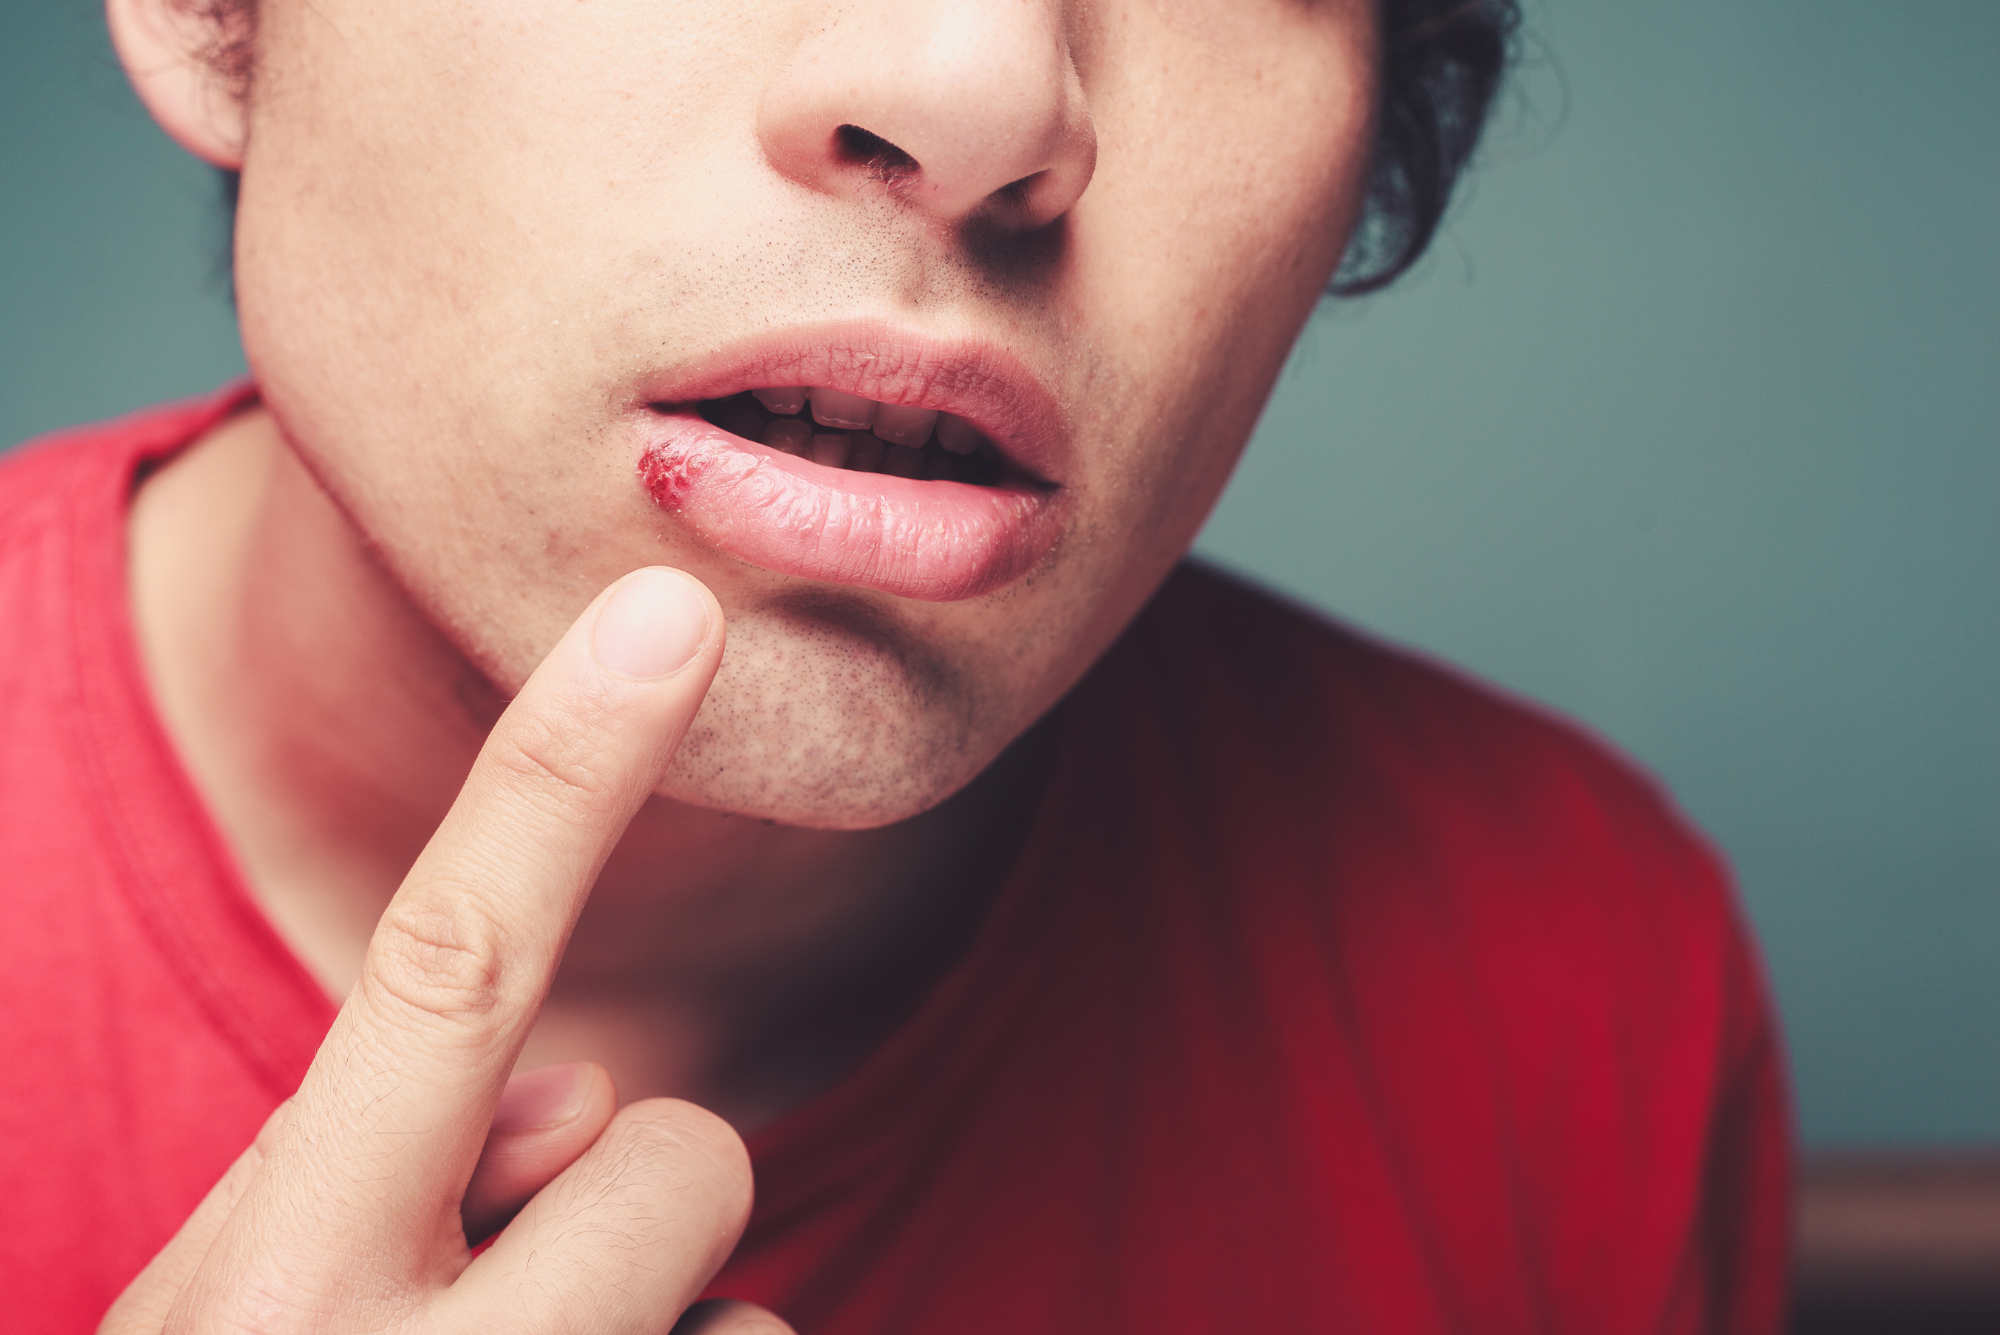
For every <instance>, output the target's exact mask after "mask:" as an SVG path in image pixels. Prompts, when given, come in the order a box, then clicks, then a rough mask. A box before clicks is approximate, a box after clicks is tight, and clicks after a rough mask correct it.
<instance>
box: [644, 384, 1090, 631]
mask: <svg viewBox="0 0 2000 1335" xmlns="http://www.w3.org/2000/svg"><path fill="white" fill-rule="evenodd" d="M639 478H640V481H641V482H643V483H644V484H645V487H646V490H647V491H648V492H650V493H651V494H652V497H653V500H654V501H655V502H656V503H657V504H658V505H659V506H660V507H661V508H662V509H664V510H666V511H667V512H669V513H670V514H672V515H674V516H675V517H676V518H678V519H679V520H681V522H683V523H685V524H686V525H687V526H688V527H689V528H690V529H692V530H693V531H694V533H695V534H696V536H698V537H700V538H701V539H703V540H704V541H706V542H708V543H709V544H711V545H712V546H714V547H717V548H719V549H720V550H722V551H725V552H727V553H729V554H730V555H731V556H734V557H736V558H737V559H738V560H740V561H747V562H749V563H750V564H751V565H754V566H761V567H763V568H764V569H766V570H774V571H777V572H778V573H779V574H784V575H796V576H798V577H799V578H801V579H811V580H819V581H822V582H825V583H828V584H848V585H858V586H860V587H862V588H869V589H879V590H881V591H882V592H884V593H891V594H895V595H897V596H899V597H904V598H920V599H924V600H925V601H928V602H954V601H957V600H959V599H962V598H976V597H978V596H979V595H981V594H985V593H991V592H993V591H994V590H996V589H1000V588H1003V587H1005V586H1006V585H1008V584H1011V583H1013V582H1014V581H1015V580H1017V579H1019V578H1020V577H1021V576H1022V575H1025V574H1027V573H1028V571H1029V570H1031V569H1032V568H1033V567H1034V566H1035V564H1036V562H1038V561H1040V560H1041V559H1042V558H1043V557H1044V556H1045V555H1047V554H1048V551H1049V548H1050V547H1052V546H1054V544H1055V539H1056V522H1055V520H1056V516H1055V495H1054V493H1051V492H1045V491H1036V490H1030V489H1029V488H1027V487H1026V486H1023V485H1005V486H999V487H974V486H969V485H967V484H965V483H962V482H918V481H913V480H911V479H909V478H901V477H893V476H890V475H887V474H882V473H856V472H850V471H848V470H846V469H839V468H825V467H822V466H820V465H819V464H815V463H812V462H811V461H809V460H806V459H801V458H798V457H797V456H795V455H790V454H783V453H780V452H779V451H777V450H773V449H768V448H766V447H765V446H762V445H758V444H754V443H752V442H751V441H747V440H745V439H743V438H742V437H741V436H736V435H731V434H730V433H729V432H726V431H724V430H722V429H721V428H720V427H717V426H714V425H712V424H710V423H709V422H707V421H705V420H703V419H702V418H701V417H699V416H698V415H696V414H695V413H693V412H691V411H688V412H673V413H666V414H659V415H655V416H652V417H651V418H650V420H649V422H648V429H647V440H646V448H645V453H644V455H643V456H642V457H641V458H640V460H639Z"/></svg>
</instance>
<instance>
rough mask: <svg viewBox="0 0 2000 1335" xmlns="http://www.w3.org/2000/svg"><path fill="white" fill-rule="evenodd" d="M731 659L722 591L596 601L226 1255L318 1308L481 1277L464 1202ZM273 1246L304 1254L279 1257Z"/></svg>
mask: <svg viewBox="0 0 2000 1335" xmlns="http://www.w3.org/2000/svg"><path fill="white" fill-rule="evenodd" d="M722 638H723V621H722V613H721V609H720V608H719V607H718V606H717V605H716V603H715V600H714V598H713V597H712V596H711V595H710V594H709V592H708V590H707V589H706V588H704V587H703V586H702V585H701V584H700V583H698V582H697V581H696V580H694V579H693V578H691V577H690V576H687V575H684V574H681V573H680V572H678V571H673V570H668V569H665V568H661V567H654V568H650V569H646V570H640V571H636V572H634V573H633V574H631V575H628V576H626V577H625V578H624V579H623V580H621V581H619V582H618V583H617V584H614V585H613V586H612V587H611V588H609V589H607V590H606V591H605V592H604V593H602V594H600V595H599V596H598V598H597V599H596V601H594V602H593V603H592V604H591V606H590V607H589V608H588V609H586V610H585V612H584V614H583V615H582V616H581V617H579V618H578V619H577V621H576V623H575V624H574V625H572V626H571V627H570V629H569V631H568V632H567V633H566V634H565V635H564V636H563V638H562V639H561V640H560V641H559V642H558V643H557V645H556V647H555V648H554V649H553V650H551V651H550V653H549V655H548V657H547V658H546V659H545V660H544V661H543V662H542V664H541V666H540V667H538V668H537V669H536V670H535V673H534V675H533V676H532V677H530V678H529V679H528V682H527V685H526V686H524V687H523V688H522V690H521V693H520V695H519V696H518V697H517V698H516V699H515V700H514V702H513V703H512V704H511V705H509V706H508V708H507V710H506V712H505V713H504V714H503V715H502V716H501V718H500V721H499V722H498V723H497V724H496V725H495V726H494V728H493V731H492V733H491V734H490V735H489V736H488V738H487V740H486V743H485V745H484V746H483V747H482V748H481V750H480V752H479V756H478V759H477V760H476V761H475V762H474V764H473V767H472V771H471V773H470V775H469V776H468V778H467V779H466V782H465V786H464V788H463V789H462V790H461V791H460V793H459V796H458V799H457V801H456V802H455V803H454V804H453V806H452V808H451V811H450V814H449V815H447V816H446V817H445V820H444V823H443V824H442V825H440V826H439V827H438V831H437V833H436V834H435V835H434V836H433V837H432V839H431V841H430V844H429V845H428V846H427V847H426V848H425V850H424V852H423V854H422V855H421V856H420V857H419V858H418V859H417V862H416V865H415V866H414V867H413V868H412V869H411V870H410V873H409V875H408V876H407V877H406V878H405V879H404V881H403V884H402V887H401V888H400V889H399V890H398V891H397V892H396V896H395V898H394V899H393V900H392V901H391V902H390V904H389V907H388V909H387V910H386V911H385V912H384V914H383V916H382V919H381V922H380V924H379V925H378V926H377V927H376V930H375V934H374V937H373V939H372V940H371V941H370V943H369V947H368V955H367V959H366V962H365V964H364V965H363V967H362V971H361V977H360V981H359V982H358V983H357V984H356V985H355V988H354V990H353V992H352V993H350V994H349V996H348V998H347V1001H346V1004H345V1005H343V1006H342V1007H341V1011H340V1014H339V1017H338V1018H337V1019H336V1020H335V1021H334V1025H333V1028H332V1030H331V1031H330V1032H329V1034H328V1035H327V1038H326V1041H325V1043H324V1044H322V1045H321V1047H320V1050H319V1054H318V1056H317V1057H316V1058H315V1059H314V1061H313V1064H312V1068H311V1070H310V1071H309V1072H308V1074H307V1076H306V1078H305V1081H304V1083H303V1084H302V1085H301V1086H300V1088H299V1093H298V1097H297V1099H296V1100H295V1102H294V1104H293V1109H292V1114H291V1117H290V1119H289V1120H288V1122H287V1124H286V1126H285V1128H284V1134H283V1137H282V1139H281V1142H280V1145H279V1147H278V1149H277V1151H276V1152H275V1153H274V1154H273V1155H272V1157H271V1158H270V1159H269V1160H268V1161H267V1162H266V1164H265V1166H264V1170H263V1172H262V1173H260V1175H259V1179H258V1181H257V1182H256V1184H254V1185H253V1187H252V1188H251V1189H250V1190H249V1192H248V1193H246V1195H245V1198H244V1200H243V1202H242V1203H241V1205H239V1207H238V1209H237V1210H236V1212H235V1213H234V1214H233V1215H232V1216H231V1219H230V1223H229V1225H228V1226H227V1228H226V1230H225V1233H224V1236H223V1237H220V1238H218V1240H217V1243H218V1245H219V1246H225V1247H227V1249H228V1253H229V1254H240V1252H241V1250H242V1249H243V1248H246V1247H248V1248H251V1249H253V1250H256V1251H258V1252H259V1253H260V1255H259V1257H258V1260H259V1262H260V1264H259V1270H260V1271H264V1270H265V1267H266V1266H267V1265H268V1263H269V1262H271V1261H273V1260H277V1261H280V1262H286V1263H287V1264H286V1273H287V1274H288V1275H289V1276H290V1277H291V1281H292V1282H301V1281H303V1282H304V1284H305V1286H306V1287H308V1288H312V1287H317V1285H316V1283H315V1281H314V1280H313V1278H312V1276H313V1274H314V1272H315V1271H321V1270H325V1269H326V1268H327V1267H329V1266H335V1267H338V1268H339V1269H340V1270H341V1271H342V1272H343V1274H344V1275H345V1276H346V1277H347V1278H346V1279H344V1280H340V1281H338V1282H341V1283H349V1282H352V1281H353V1280H354V1279H356V1278H359V1277H358V1276H356V1275H355V1274H354V1272H355V1270H356V1269H357V1267H356V1262H357V1261H361V1262H363V1264H362V1266H361V1267H359V1268H360V1269H361V1270H363V1271H365V1272H369V1273H370V1278H368V1279H363V1280H362V1281H361V1282H363V1283H364V1284H366V1283H380V1282H381V1281H384V1280H388V1281H390V1282H391V1283H392V1284H393V1283H394V1282H395V1281H397V1280H405V1281H415V1282H419V1283H422V1282H424V1281H428V1282H429V1283H431V1284H437V1283H448V1282H450V1280H451V1279H452V1278H453V1276H454V1275H455V1273H456V1271H457V1269H458V1268H460V1267H462V1266H463V1265H464V1256H465V1246H464V1239H463V1235H462V1234H461V1233H460V1232H459V1224H458V1202H459V1198H460V1197H461V1196H462V1195H463V1194H464V1190H465V1186H466V1182H467V1181H468V1179H469V1178H470V1175H471V1173H472V1169H473V1166H474V1164H475V1163H476V1162H477V1160H478V1156H479V1150H480V1146H481V1144H482V1143H483V1142H484V1140H485V1137H486V1131H487V1125H488V1123H489V1122H490V1121H491V1119H492V1113H493V1107H494V1104H495V1103H496V1102H497V1101H498V1099H499V1096H500V1091H501V1088H502V1086H503V1085H504V1084H505V1083H506V1080H507V1076H508V1073H509V1072H510V1071H511V1070H512V1069H513V1065H514V1061H515V1058H516V1057H517V1055H518V1054H519V1052H520V1049H521V1045H522V1043H523V1041H524V1040H525V1039H526V1037H527V1033H528V1030H529V1028H530V1027H531V1026H532V1025H533V1023H534V1020H535V1016H536V1014H537V1012H538V1011H539V1010H540V1007H541V1003H542V999H543V997H544V996H545V995H546V993H547V990H548V986H549V981H550V979H551V977H552V976H553V974H554V972H555V968H556V964H557V962H558V961H559V959H560V957H561V954H562V949H563V945H564V943H565V942H566V941H567V939H568V936H569V932H570V928H571V927H572V925H573V924H574V923H575V921H576V915H577V913H578V912H579V911H580V909H581V908H582V906H583V902H584V900H585V898H586V897H587V896H588V894H589V891H590V887H591V884H592V882H593V881H594V880H595V879H596V877H597V873H598V871H599V869H600V868H601V867H602V866H603V864H604V860H605V858H606V857H607V856H609V854H610V852H611V849H612V847H613V846H614V845H615V844H616V843H617V841H618V839H619V837H620V835H621V834H622V833H623V832H624V829H625V827H626V825H627V823H628V822H630V820H631V818H632V816H633V815H634V813H636V812H637V810H638V808H639V806H640V804H641V803H643V802H644V801H645V800H646V797H647V795H648V794H649V793H650V792H651V791H652V789H653V788H654V786H655V785H657V784H658V783H659V781H660V777H661V774H662V772H663V771H664V770H665V768H666V765H667V762H668V761H669V760H670V759H671V758H672V756H673V753H674V751H675V749H676V748H677V747H678V746H679V745H680V740H681V737H682V736H683V734H684V733H685V732H686V731H687V727H688V724H689V723H690V722H691V721H692V720H693V718H694V714H695V710H696V709H697V708H698V707H699V706H700V704H701V700H702V697H703V695H704V694H705V693H706V692H707V690H708V686H709V683H710V681H711V680H713V678H714V675H715V669H716V665H717V664H718V662H719V661H720V659H721V654H722ZM273 1238H283V1239H289V1240H291V1241H290V1242H288V1243H286V1244H284V1245H287V1246H296V1247H297V1249H298V1250H299V1251H300V1252H301V1253H302V1254H301V1255H299V1256H296V1257H291V1258H282V1257H280V1258H274V1257H271V1256H269V1255H268V1254H267V1253H268V1250H269V1248H270V1246H271V1245H272V1244H271V1242H270V1241H269V1240H270V1239H273ZM330 1240H331V1241H333V1242H335V1243H337V1245H336V1246H334V1247H332V1248H331V1249H329V1248H328V1247H327V1246H326V1243H327V1242H328V1241H330ZM242 1259H245V1260H247V1259H249V1258H248V1257H247V1256H246V1257H242ZM371 1261H372V1262H373V1264H370V1263H369V1262H371ZM385 1265H386V1266H387V1267H388V1271H387V1272H385V1271H384V1270H383V1269H382V1268H381V1267H382V1266H385ZM234 1268H235V1267H233V1266H231V1265H230V1264H228V1263H227V1262H225V1264H223V1265H222V1266H219V1267H215V1268H214V1269H213V1270H211V1272H210V1273H213V1274H216V1278H217V1279H218V1280H219V1281H220V1280H223V1277H224V1276H225V1275H226V1274H227V1272H228V1271H230V1270H231V1269H234ZM217 1272H220V1273H217ZM327 1278H328V1282H335V1281H334V1280H333V1278H332V1277H330V1276H329V1277H327ZM224 1282H226V1281H224Z"/></svg>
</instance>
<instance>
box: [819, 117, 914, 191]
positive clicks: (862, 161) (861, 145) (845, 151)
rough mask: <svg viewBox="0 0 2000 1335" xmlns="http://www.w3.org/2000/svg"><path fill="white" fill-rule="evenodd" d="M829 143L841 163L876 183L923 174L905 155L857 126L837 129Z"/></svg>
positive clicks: (845, 126)
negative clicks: (864, 171)
mask: <svg viewBox="0 0 2000 1335" xmlns="http://www.w3.org/2000/svg"><path fill="white" fill-rule="evenodd" d="M833 139H834V143H835V144H836V145H837V146H838V148H839V150H840V156H841V157H842V158H843V159H844V160H846V161H848V162H851V163H853V164H854V165H856V166H858V167H865V168H867V170H868V173H869V174H870V175H871V176H874V177H876V178H878V179H880V180H883V181H894V180H897V179H899V178H902V177H907V176H914V175H916V174H917V173H918V172H919V171H921V170H923V168H922V166H921V165H920V164H919V163H918V162H917V160H916V159H915V158H913V157H911V156H910V155H909V154H908V153H905V152H904V151H903V150H902V149H900V148H897V147H896V146H895V145H894V144H892V143H890V142H889V141H888V140H887V139H884V138H883V137H882V136H881V135H879V134H872V133H870V132H869V131H867V130H864V129H862V128H861V127H860V126H859V125H842V126H839V127H838V128H836V129H835V130H834V132H833Z"/></svg>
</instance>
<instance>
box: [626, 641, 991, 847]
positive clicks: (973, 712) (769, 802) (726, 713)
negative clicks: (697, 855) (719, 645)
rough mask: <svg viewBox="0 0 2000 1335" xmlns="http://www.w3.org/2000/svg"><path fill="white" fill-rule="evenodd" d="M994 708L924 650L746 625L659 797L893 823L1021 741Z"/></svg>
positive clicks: (797, 818) (821, 818)
mask: <svg viewBox="0 0 2000 1335" xmlns="http://www.w3.org/2000/svg"><path fill="white" fill-rule="evenodd" d="M991 699H992V697H991V694H990V693H989V691H988V690H987V689H985V688H982V687H981V686H979V685H978V684H976V683H974V682H972V681H971V680H970V679H969V678H967V677H966V676H965V675H964V674H962V673H960V672H958V671H955V670H954V669H953V668H951V666H950V665H948V664H946V663H944V662H943V661H942V660H941V659H940V658H939V657H938V656H937V655H936V654H935V653H934V652H932V651H931V650H930V649H929V647H928V646H925V645H922V644H917V643H912V642H910V641H907V640H903V639H901V638H900V637H896V638H885V637H882V636H880V635H877V634H871V633H868V632H867V631H865V630H862V629H858V628H856V627H853V626H851V625H842V624H839V623H837V622H834V621H830V620H827V619H824V618H821V617H817V616H813V615H809V614H801V613H797V612H794V613H789V614H788V613H782V612H781V613H775V614H774V613H769V612H767V613H765V614H762V615H756V616H746V617H741V618H739V619H736V620H733V621H732V622H731V624H730V628H729V645H728V648H727V650H726V651H725V653H724V655H723V661H722V668H721V670H720V671H719V672H718V673H717V674H716V681H715V685H714V686H713V687H712V688H711V689H710V691H709V694H708V698H707V699H706V700H705V701H704V702H703V704H702V707H701V712H700V713H699V714H698V715H696V717H695V721H694V726H693V727H691V728H690V729H689V730H688V734H687V738H686V740H685V741H684V742H683V743H682V744H681V749H680V751H679V753H678V754H677V755H676V756H675V758H674V762H673V764H672V766H671V767H670V768H669V770H668V771H667V776H666V778H665V780H664V781H663V782H662V783H661V785H660V787H659V789H658V792H659V794H660V796H662V797H666V798H668V799H671V800H673V801H677V802H684V803H687V804H689V805H692V806H698V807H704V808H707V809H710V810H715V811H726V812H730V813H732V814H736V815H742V816H752V817H757V818H759V819H763V820H772V821H777V822H779V823H781V824H785V825H799V826H806V827H810V828H814V829H832V830H862V829H873V828H876V827H878V826H883V825H890V824H894V823H895V822H897V821H902V820H908V819H910V818H911V817H913V816H917V815H921V814H922V813H923V812H925V811H928V810H930V809H931V808H932V807H935V806H937V805H938V804H939V803H941V802H943V801H945V800H946V799H947V798H949V797H951V796H952V795H953V794H954V793H956V792H958V791H959V790H960V789H961V788H963V787H965V785H966V784H968V783H970V782H971V781H972V780H973V779H974V778H976V777H977V776H978V775H979V773H980V771H981V770H982V769H984V768H985V767H986V766H987V765H988V764H990V763H991V762H992V761H993V759H994V758H995V757H996V756H997V755H998V754H999V753H1000V751H1001V750H1002V749H1003V748H1004V747H1005V746H1006V744H1007V743H1008V742H1009V741H1011V740H1012V731H1010V730H1009V729H1008V728H1007V727H1006V726H1005V725H1004V724H1003V723H1001V722H1000V721H999V719H998V717H997V716H998V715H999V714H1000V713H1001V712H1003V711H1000V710H996V709H995V708H994V707H993V704H992V702H991Z"/></svg>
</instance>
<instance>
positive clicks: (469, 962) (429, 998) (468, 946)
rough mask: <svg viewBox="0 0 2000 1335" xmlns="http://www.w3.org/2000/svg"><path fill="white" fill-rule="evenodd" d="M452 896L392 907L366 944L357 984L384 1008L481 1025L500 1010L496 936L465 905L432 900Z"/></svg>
mask: <svg viewBox="0 0 2000 1335" xmlns="http://www.w3.org/2000/svg"><path fill="white" fill-rule="evenodd" d="M451 898H455V896H452V895H448V894H446V895H438V896H432V897H431V899H432V901H433V902H428V903H423V904H402V903H396V904H391V905H390V906H389V909H388V911H387V912H385V913H384V914H383V915H382V920H381V922H380V923H379V924H378V925H377V926H376V929H375V936H374V939H373V940H372V941H371V942H370V943H369V946H368V959H367V964H366V966H365V967H364V968H363V970H362V974H361V982H362V986H363V987H364V988H365V989H366V990H367V991H368V992H369V993H370V996H371V1000H373V1001H375V1002H377V1003H379V1004H380V1005H382V1006H383V1007H385V1008H387V1009H390V1010H400V1011H403V1012H406V1013H410V1014H415V1015H419V1016H423V1017H428V1018H430V1019H433V1020H440V1021H444V1022H447V1023H450V1024H453V1025H460V1026H483V1025H484V1024H486V1023H487V1022H489V1021H490V1020H491V1018H492V1017H493V1016H494V1015H495V1013H496V1012H497V1011H498V1010H499V1009H500V1002H501V1000H502V998H503V996H504V994H505V984H506V982H507V981H508V971H507V969H506V968H505V960H506V956H507V952H506V949H505V943H504V940H503V933H502V932H501V930H500V927H499V924H497V923H495V922H494V921H493V920H492V919H491V918H489V917H487V916H486V915H485V914H483V913H480V912H479V911H477V910H476V909H473V908H471V907H470V906H458V907H447V906H445V905H442V904H439V903H436V902H435V900H437V899H451ZM456 898H464V896H456Z"/></svg>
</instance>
